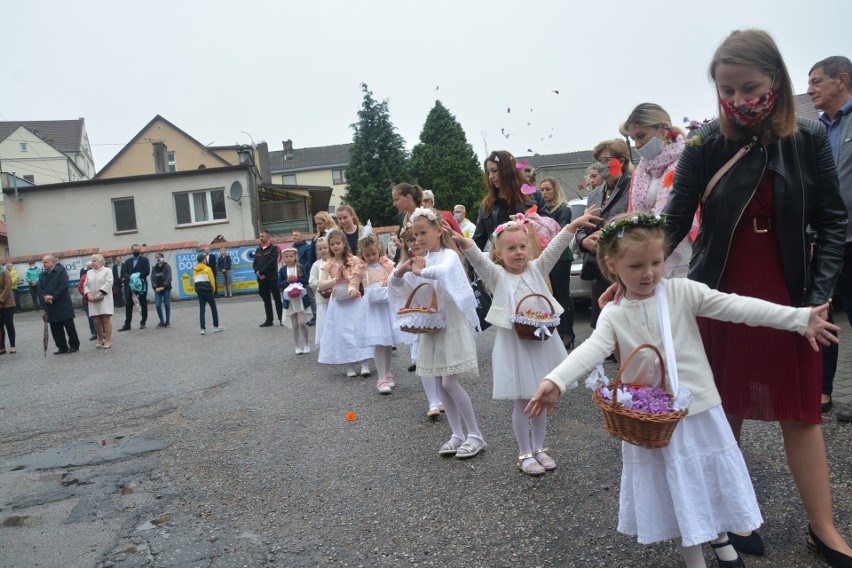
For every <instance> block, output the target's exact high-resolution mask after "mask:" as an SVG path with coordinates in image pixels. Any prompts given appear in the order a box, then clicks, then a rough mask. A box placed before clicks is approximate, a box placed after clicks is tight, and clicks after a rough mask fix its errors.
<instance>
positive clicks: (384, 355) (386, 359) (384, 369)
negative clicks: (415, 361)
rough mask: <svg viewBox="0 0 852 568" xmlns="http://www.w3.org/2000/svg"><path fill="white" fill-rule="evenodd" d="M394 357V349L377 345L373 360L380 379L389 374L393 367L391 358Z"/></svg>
mask: <svg viewBox="0 0 852 568" xmlns="http://www.w3.org/2000/svg"><path fill="white" fill-rule="evenodd" d="M392 356H393V347H389V346H387V345H376V346H375V347H374V348H373V359H374V360H375V361H376V371H377V372H378V375H379V379H380V380H381V379H382V378H384V377H385V375H387V374H388V372H389V371H390V367H391V357H392Z"/></svg>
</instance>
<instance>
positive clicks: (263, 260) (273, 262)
mask: <svg viewBox="0 0 852 568" xmlns="http://www.w3.org/2000/svg"><path fill="white" fill-rule="evenodd" d="M259 241H260V246H259V247H257V249H256V250H255V251H254V262H253V263H252V268H254V274H255V276H256V277H257V293H258V294H260V297H261V299H262V300H263V309H264V311H265V312H266V319H265V320H264V321H263V323H262V324H260V327H272V326H273V325H274V320H273V319H272V302H273V301H274V302H275V315H277V316H278V323H281V314H282V311H283V309H284V308H283V306H282V304H281V294H280V293H279V291H278V258H279V257H280V256H281V251H280V249H279V248H278V245H275V244H273V243H272V241H270V240H269V233H267V232H266V231H261V232H260V239H259ZM213 289H214V290H215V287H214V288H213Z"/></svg>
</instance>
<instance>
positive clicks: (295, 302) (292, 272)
mask: <svg viewBox="0 0 852 568" xmlns="http://www.w3.org/2000/svg"><path fill="white" fill-rule="evenodd" d="M285 270H286V271H287V277H291V276H292V277H294V278H298V277H299V271H298V267H297V266H294V267H293V268H290V267H289V266H288V267H286V268H285ZM283 293H284V299H285V300H287V307H286V308H284V316H285V317H284V318H283V319H284V324H285V325H286V326H287V327H290V318H289V316H292V315H294V314H299V313H302V312H309V311H310V310H311V308H310V306H306V305H305V304H306V302H305V300H304V298H305V296H302V297H301V298H291V297H290V296H288V295H287V292H286V290H285V291H284V292H283Z"/></svg>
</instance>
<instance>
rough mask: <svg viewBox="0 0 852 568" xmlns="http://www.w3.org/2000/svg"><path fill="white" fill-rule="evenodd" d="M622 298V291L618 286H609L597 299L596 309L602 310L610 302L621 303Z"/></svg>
mask: <svg viewBox="0 0 852 568" xmlns="http://www.w3.org/2000/svg"><path fill="white" fill-rule="evenodd" d="M622 296H624V290H622V289H621V288H619V286H618V284H615V283H613V284H610V285H609V288H607V289H606V290H604V291H603V294H601V295H600V296H599V297H598V307H599V308H600V309H604V306H606V305H607V304H608V303H610V302H615V303H618V302H620V301H621V298H622Z"/></svg>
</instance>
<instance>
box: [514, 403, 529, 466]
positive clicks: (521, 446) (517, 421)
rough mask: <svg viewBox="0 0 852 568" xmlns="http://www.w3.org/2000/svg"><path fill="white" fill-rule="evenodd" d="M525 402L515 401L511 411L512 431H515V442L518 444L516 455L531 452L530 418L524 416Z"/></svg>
mask: <svg viewBox="0 0 852 568" xmlns="http://www.w3.org/2000/svg"><path fill="white" fill-rule="evenodd" d="M527 402H528V401H526V400H516V401H515V408H514V410H512V430H514V431H515V442H517V443H518V455H519V456H522V455H524V454H528V453H530V452H532V448H531V447H530V417H529V416H527V415H526V414H524V407H525V406H526V403H527Z"/></svg>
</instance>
